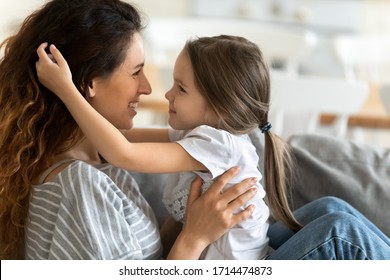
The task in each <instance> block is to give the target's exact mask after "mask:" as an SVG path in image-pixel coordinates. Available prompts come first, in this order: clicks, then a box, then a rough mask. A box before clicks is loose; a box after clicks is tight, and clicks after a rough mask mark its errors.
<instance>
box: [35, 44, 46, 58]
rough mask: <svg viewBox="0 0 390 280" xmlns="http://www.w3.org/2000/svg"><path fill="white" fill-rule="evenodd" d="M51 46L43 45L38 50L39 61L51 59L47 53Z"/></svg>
mask: <svg viewBox="0 0 390 280" xmlns="http://www.w3.org/2000/svg"><path fill="white" fill-rule="evenodd" d="M48 45H49V44H48V43H46V42H45V43H42V44H40V45H39V47H38V49H37V54H38V57H39V60H41V59H42V60H48V59H49V57H48V56H47V53H46V51H45V49H46V47H47V46H48Z"/></svg>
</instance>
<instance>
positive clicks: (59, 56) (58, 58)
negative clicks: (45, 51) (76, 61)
mask: <svg viewBox="0 0 390 280" xmlns="http://www.w3.org/2000/svg"><path fill="white" fill-rule="evenodd" d="M50 53H51V54H52V55H53V58H54V62H56V63H57V64H58V66H60V67H62V66H64V65H66V67H67V63H66V61H65V58H64V57H63V56H62V54H61V52H60V51H59V50H58V49H57V48H56V46H55V45H53V44H51V45H50Z"/></svg>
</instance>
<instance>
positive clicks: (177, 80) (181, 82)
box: [173, 77, 188, 87]
mask: <svg viewBox="0 0 390 280" xmlns="http://www.w3.org/2000/svg"><path fill="white" fill-rule="evenodd" d="M173 80H174V81H175V82H176V83H178V84H180V85H182V86H183V87H188V86H187V85H186V84H185V83H183V81H182V80H180V79H178V78H175V77H174V78H173Z"/></svg>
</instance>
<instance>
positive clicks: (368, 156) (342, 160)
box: [289, 135, 390, 236]
mask: <svg viewBox="0 0 390 280" xmlns="http://www.w3.org/2000/svg"><path fill="white" fill-rule="evenodd" d="M289 142H290V144H291V145H292V147H293V151H294V154H295V157H296V160H297V164H298V166H297V171H298V172H299V178H298V180H297V182H296V183H295V184H294V186H293V204H294V207H295V208H298V207H300V206H302V205H304V204H305V203H307V202H309V201H312V200H314V199H316V198H319V197H322V196H326V195H332V196H336V197H339V198H342V199H344V200H345V201H347V202H349V203H350V204H351V205H352V206H354V207H355V208H356V209H358V210H359V211H360V212H361V213H363V214H364V215H365V216H366V217H367V218H368V219H370V220H371V221H372V222H373V223H374V224H376V225H377V226H378V227H379V228H380V229H381V230H382V231H383V232H384V233H385V234H386V235H388V236H390V151H389V150H388V149H383V148H379V147H374V146H368V145H364V144H359V143H354V142H352V141H348V140H340V139H336V138H330V137H324V136H316V135H297V136H294V137H292V138H291V139H290V140H289Z"/></svg>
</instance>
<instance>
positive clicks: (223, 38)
mask: <svg viewBox="0 0 390 280" xmlns="http://www.w3.org/2000/svg"><path fill="white" fill-rule="evenodd" d="M184 51H185V52H186V53H187V54H188V56H189V58H190V61H191V64H192V67H193V71H194V75H195V81H196V86H197V87H198V89H199V91H200V92H201V93H202V94H203V96H204V98H205V99H206V100H207V102H208V104H209V105H210V106H211V108H212V110H213V113H214V114H215V115H216V116H217V118H218V120H220V122H219V125H218V127H217V128H219V129H224V130H226V131H229V132H230V133H233V134H244V133H248V132H250V131H252V130H253V129H257V128H258V127H259V126H262V125H265V124H267V122H268V112H269V108H270V87H271V85H270V77H269V70H268V66H267V64H266V62H265V59H264V57H263V55H262V53H261V51H260V49H259V47H258V46H257V45H256V44H254V43H253V42H250V41H249V40H247V39H245V38H242V37H237V36H229V35H220V36H215V37H201V38H197V39H194V40H189V41H188V42H187V43H186V45H185V47H184ZM293 166H294V161H293V158H292V155H291V152H290V149H289V146H288V144H287V143H286V142H284V141H283V140H282V139H281V138H280V137H278V136H277V135H275V134H274V133H272V132H271V131H268V132H265V154H264V173H265V174H264V177H265V187H266V192H267V200H268V204H269V207H270V209H271V213H272V214H273V216H274V217H275V218H276V219H278V220H280V221H281V222H283V223H284V224H286V225H287V226H289V227H290V228H291V229H293V230H299V229H300V228H301V227H302V226H301V224H300V223H299V222H298V221H297V220H296V219H295V218H294V215H293V213H292V211H291V208H290V205H289V199H288V197H289V196H288V191H287V183H288V181H289V180H290V179H292V176H293V172H292V169H293Z"/></svg>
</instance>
